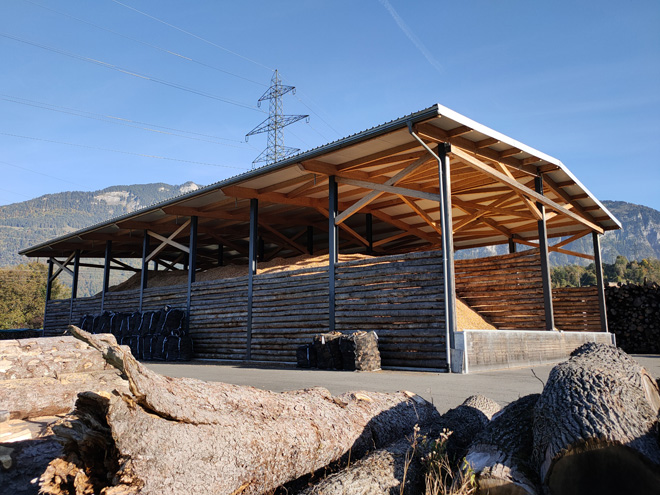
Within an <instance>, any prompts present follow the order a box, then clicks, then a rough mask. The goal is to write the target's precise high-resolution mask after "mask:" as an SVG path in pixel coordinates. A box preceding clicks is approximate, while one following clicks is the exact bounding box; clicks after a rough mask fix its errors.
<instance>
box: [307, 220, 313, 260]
mask: <svg viewBox="0 0 660 495" xmlns="http://www.w3.org/2000/svg"><path fill="white" fill-rule="evenodd" d="M307 252H308V253H309V254H310V255H312V254H314V227H312V226H311V225H308V226H307Z"/></svg>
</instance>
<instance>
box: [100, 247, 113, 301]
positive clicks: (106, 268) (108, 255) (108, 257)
mask: <svg viewBox="0 0 660 495" xmlns="http://www.w3.org/2000/svg"><path fill="white" fill-rule="evenodd" d="M111 262H112V241H105V259H104V260H103V290H102V291H101V313H103V307H104V305H105V294H106V292H108V289H109V288H110V263H111Z"/></svg>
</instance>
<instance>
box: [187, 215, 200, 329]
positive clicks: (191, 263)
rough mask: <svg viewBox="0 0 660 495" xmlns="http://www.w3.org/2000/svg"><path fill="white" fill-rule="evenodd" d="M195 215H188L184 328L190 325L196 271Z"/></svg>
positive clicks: (196, 222)
mask: <svg viewBox="0 0 660 495" xmlns="http://www.w3.org/2000/svg"><path fill="white" fill-rule="evenodd" d="M197 224H198V221H197V217H196V216H192V217H190V242H189V243H188V296H187V298H186V328H188V327H189V326H190V301H191V299H192V284H194V283H195V272H196V271H197Z"/></svg>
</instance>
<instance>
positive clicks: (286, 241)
mask: <svg viewBox="0 0 660 495" xmlns="http://www.w3.org/2000/svg"><path fill="white" fill-rule="evenodd" d="M259 227H261V228H262V229H264V230H266V231H267V232H270V233H271V234H272V235H274V236H275V237H276V238H277V239H279V240H280V242H283V243H284V244H285V245H286V246H288V247H290V248H291V249H293V250H294V251H298V252H299V253H300V254H305V252H306V249H304V248H303V247H302V246H300V245H299V244H298V243H296V242H294V241H292V240H291V239H289V238H288V237H287V236H285V235H284V234H281V233H280V232H278V231H277V230H275V229H274V228H273V227H271V226H270V225H269V224H268V223H266V222H263V221H261V220H259Z"/></svg>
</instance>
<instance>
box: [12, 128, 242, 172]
mask: <svg viewBox="0 0 660 495" xmlns="http://www.w3.org/2000/svg"><path fill="white" fill-rule="evenodd" d="M0 135H2V136H10V137H17V138H21V139H31V140H33V141H42V142H46V143H55V144H65V145H67V146H76V147H78V148H87V149H93V150H100V151H110V152H112V153H121V154H124V155H133V156H139V157H142V158H155V159H158V160H169V161H173V162H181V163H192V164H194V165H209V166H211V167H220V168H232V169H237V170H248V169H247V168H246V167H237V166H235V165H220V164H219V163H208V162H198V161H194V160H184V159H182V158H170V157H166V156H159V155H149V154H146V153H136V152H133V151H122V150H115V149H111V148H102V147H100V146H90V145H87V144H77V143H67V142H65V141H55V140H54V139H45V138H38V137H34V136H24V135H20V134H12V133H9V132H0Z"/></svg>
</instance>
